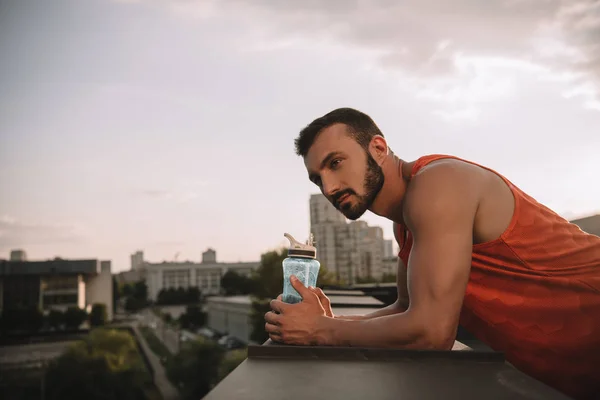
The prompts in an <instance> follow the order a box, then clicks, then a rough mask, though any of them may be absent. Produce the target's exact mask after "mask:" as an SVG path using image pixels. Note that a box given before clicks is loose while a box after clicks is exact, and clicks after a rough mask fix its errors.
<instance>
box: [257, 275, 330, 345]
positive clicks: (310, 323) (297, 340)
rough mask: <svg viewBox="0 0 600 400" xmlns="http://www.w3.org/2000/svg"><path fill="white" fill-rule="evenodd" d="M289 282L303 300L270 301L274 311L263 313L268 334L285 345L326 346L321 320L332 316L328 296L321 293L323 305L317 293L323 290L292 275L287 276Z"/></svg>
mask: <svg viewBox="0 0 600 400" xmlns="http://www.w3.org/2000/svg"><path fill="white" fill-rule="evenodd" d="M290 283H291V284H292V286H293V287H294V289H296V291H297V292H298V293H299V294H300V296H302V302H300V303H296V304H287V303H284V302H283V301H281V299H280V297H278V298H277V300H271V309H272V310H273V311H269V312H268V313H266V314H265V321H266V323H265V330H266V331H267V333H268V334H269V337H270V338H271V340H273V341H275V342H280V343H285V344H295V345H326V344H327V343H328V341H329V339H328V334H327V332H326V329H325V327H324V325H325V324H324V323H323V322H324V320H325V319H327V317H328V316H330V315H331V316H332V315H333V313H332V312H331V304H330V302H329V299H327V296H325V294H323V295H322V297H323V298H324V299H326V300H325V301H326V303H327V306H325V304H322V303H321V300H320V296H319V292H320V293H323V292H322V291H321V290H316V289H309V288H307V287H305V286H304V285H303V284H302V282H300V280H298V279H297V278H296V277H295V276H292V277H291V278H290ZM326 309H328V311H326ZM276 313H278V314H276ZM328 314H329V315H328Z"/></svg>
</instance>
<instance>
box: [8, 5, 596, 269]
mask: <svg viewBox="0 0 600 400" xmlns="http://www.w3.org/2000/svg"><path fill="white" fill-rule="evenodd" d="M598 43H600V1H578V0H571V1H560V0H503V1H500V0H486V1H485V2H484V1H480V0H452V1H432V0H408V1H403V2H396V1H392V0H372V1H358V0H328V1H317V0H304V1H302V2H299V1H298V2H296V1H294V2H291V1H285V2H283V1H278V2H276V1H269V0H255V1H244V0H219V1H200V0H171V1H168V0H148V1H144V0H139V1H135V0H85V1H83V0H55V1H51V2H50V1H46V0H29V1H22V0H12V1H11V0H0V88H1V89H0V185H1V187H2V191H1V192H2V194H1V195H0V258H8V257H9V253H10V250H11V249H24V250H25V251H26V252H27V255H28V258H29V259H45V258H53V257H55V256H60V257H63V258H101V259H109V260H112V268H113V271H121V270H126V269H129V267H130V259H129V256H130V254H131V253H133V252H134V251H136V250H143V251H144V254H145V258H146V259H147V260H149V261H152V262H158V261H162V260H165V259H166V260H173V259H174V258H175V255H176V254H178V260H180V261H181V260H192V261H198V260H200V258H201V253H202V252H203V251H204V250H206V249H207V248H209V247H211V248H214V249H215V250H216V251H217V259H218V260H220V261H256V260H259V259H260V255H261V254H262V253H264V252H266V251H269V250H271V249H274V248H277V247H278V246H281V245H284V244H285V243H287V241H286V239H285V238H284V237H283V234H284V232H289V233H291V234H292V235H293V236H295V237H296V238H297V239H299V240H305V239H306V238H307V236H308V232H309V207H308V206H309V197H310V195H311V194H312V193H318V188H317V187H316V186H314V185H313V184H312V183H310V182H309V181H308V179H307V174H306V170H305V167H304V164H303V162H302V159H301V158H300V157H298V156H296V154H295V152H294V144H293V140H294V138H295V137H296V136H297V134H298V132H299V131H300V130H301V129H302V128H303V127H304V126H305V125H307V124H308V123H309V122H310V121H312V120H313V119H314V118H317V117H319V116H321V115H323V114H325V113H327V112H329V111H331V110H333V109H335V108H338V107H353V108H357V109H359V110H361V111H363V112H366V113H367V114H369V115H370V116H371V117H372V118H373V119H374V120H375V122H376V123H377V124H378V126H379V127H380V129H381V130H382V131H383V133H384V136H385V137H386V139H387V141H388V143H389V145H390V147H391V148H392V150H393V151H394V152H395V153H396V154H397V155H398V156H399V157H401V158H402V159H404V160H414V159H416V158H418V157H420V156H423V155H426V154H432V153H444V154H452V155H456V156H459V157H463V158H466V159H469V160H471V161H475V162H478V163H481V164H484V165H486V166H488V167H491V168H494V169H495V170H497V171H498V172H500V173H501V174H503V175H505V176H507V177H508V178H509V179H510V180H511V181H512V182H513V183H514V184H516V185H517V186H519V187H520V188H521V189H523V190H525V191H526V192H527V193H529V194H530V195H531V196H533V197H534V198H536V199H537V200H538V201H540V202H542V203H543V204H545V205H547V206H549V207H551V208H552V209H554V210H555V211H556V212H558V213H559V214H561V215H563V216H565V217H566V218H574V217H578V216H586V215H589V214H594V213H597V212H600V185H598V184H597V182H598V178H597V176H598V172H600V157H598V154H599V151H600V46H599V45H598ZM363 219H364V220H365V221H367V222H368V223H369V224H370V225H378V226H381V227H382V228H383V229H384V236H385V237H386V238H388V239H391V238H393V234H392V230H391V222H389V221H387V220H385V219H383V218H380V217H377V216H375V215H373V214H368V215H367V214H366V215H365V217H364V218H363Z"/></svg>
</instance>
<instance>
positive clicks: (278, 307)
mask: <svg viewBox="0 0 600 400" xmlns="http://www.w3.org/2000/svg"><path fill="white" fill-rule="evenodd" d="M278 299H279V297H278ZM269 305H270V306H271V310H273V311H275V312H277V313H279V314H283V313H284V312H285V310H286V308H287V307H288V304H286V303H284V302H283V301H281V300H271V302H270V303H269Z"/></svg>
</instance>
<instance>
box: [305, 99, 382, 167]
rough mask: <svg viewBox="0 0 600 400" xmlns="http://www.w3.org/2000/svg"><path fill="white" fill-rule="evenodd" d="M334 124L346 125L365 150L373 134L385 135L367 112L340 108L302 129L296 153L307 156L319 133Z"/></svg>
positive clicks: (350, 133) (349, 132)
mask: <svg viewBox="0 0 600 400" xmlns="http://www.w3.org/2000/svg"><path fill="white" fill-rule="evenodd" d="M334 124H344V125H346V127H347V129H348V134H349V135H350V136H351V137H352V138H354V140H356V141H357V142H358V144H360V145H361V146H362V147H363V148H364V149H365V150H367V149H368V147H369V143H371V139H373V136H375V135H380V136H382V137H383V133H381V131H380V130H379V128H378V127H377V125H376V124H375V122H374V121H373V119H371V117H369V116H368V115H367V114H365V113H363V112H361V111H358V110H355V109H353V108H338V109H335V110H333V111H331V112H329V113H327V114H325V115H323V116H322V117H319V118H317V119H315V120H314V121H313V122H311V123H310V124H308V125H307V126H306V127H305V128H304V129H302V130H301V131H300V134H299V135H298V137H297V138H296V140H295V141H294V143H295V145H296V154H297V155H299V156H302V157H305V156H306V154H307V153H308V150H309V149H310V147H311V146H312V145H313V143H314V141H315V139H316V138H317V136H318V135H319V133H321V131H322V130H323V129H325V128H327V127H329V126H331V125H334Z"/></svg>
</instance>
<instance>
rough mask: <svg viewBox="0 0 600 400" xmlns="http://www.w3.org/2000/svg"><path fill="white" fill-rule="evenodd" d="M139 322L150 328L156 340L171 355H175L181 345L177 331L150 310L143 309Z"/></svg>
mask: <svg viewBox="0 0 600 400" xmlns="http://www.w3.org/2000/svg"><path fill="white" fill-rule="evenodd" d="M140 315H141V320H140V321H139V322H140V323H142V324H143V325H146V326H148V327H150V328H151V329H152V330H153V331H154V334H155V335H156V337H157V338H159V339H160V340H161V341H162V342H163V343H164V344H165V346H166V347H167V349H168V350H169V351H170V352H171V354H177V353H178V352H179V348H180V345H181V341H180V339H179V330H177V329H173V328H171V327H169V326H167V324H165V322H164V321H163V320H162V319H161V318H160V317H158V316H156V314H154V313H153V312H152V311H151V310H149V309H145V310H144V311H142V313H141V314H140Z"/></svg>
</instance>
